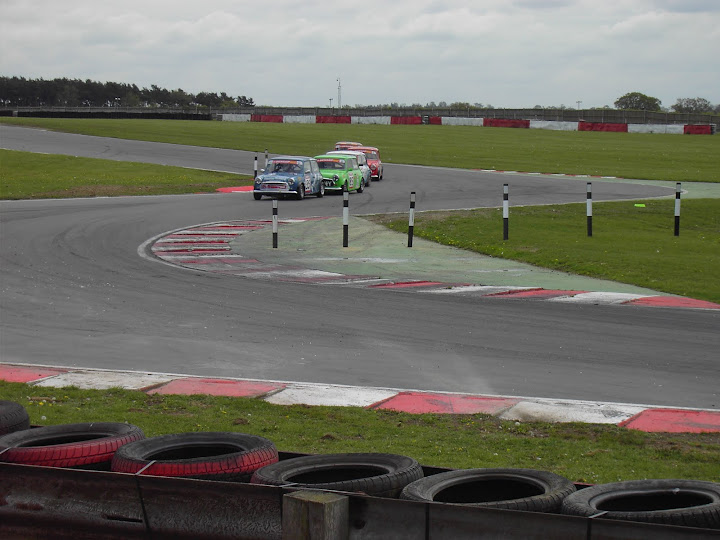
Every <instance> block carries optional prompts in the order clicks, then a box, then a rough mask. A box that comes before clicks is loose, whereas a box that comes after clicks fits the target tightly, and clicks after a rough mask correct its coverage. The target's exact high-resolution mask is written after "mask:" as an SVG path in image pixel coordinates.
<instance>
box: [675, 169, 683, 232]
mask: <svg viewBox="0 0 720 540" xmlns="http://www.w3.org/2000/svg"><path fill="white" fill-rule="evenodd" d="M681 191H682V190H681V189H680V182H678V183H677V184H676V185H675V236H680V192H681Z"/></svg>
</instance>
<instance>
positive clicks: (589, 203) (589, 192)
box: [586, 182, 592, 236]
mask: <svg viewBox="0 0 720 540" xmlns="http://www.w3.org/2000/svg"><path fill="white" fill-rule="evenodd" d="M586 214H587V235H588V236H592V182H588V183H587V211H586Z"/></svg>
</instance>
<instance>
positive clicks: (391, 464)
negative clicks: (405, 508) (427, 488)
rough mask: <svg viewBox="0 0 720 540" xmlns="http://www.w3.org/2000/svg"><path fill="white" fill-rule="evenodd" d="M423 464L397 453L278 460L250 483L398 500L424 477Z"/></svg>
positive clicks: (332, 455)
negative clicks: (360, 494)
mask: <svg viewBox="0 0 720 540" xmlns="http://www.w3.org/2000/svg"><path fill="white" fill-rule="evenodd" d="M422 476H423V471H422V467H421V466H420V464H419V463H418V462H417V461H416V460H415V459H413V458H411V457H407V456H400V455H396V454H381V453H350V454H325V455H322V454H319V455H314V456H302V457H295V458H290V459H286V460H283V461H278V462H277V463H274V464H272V465H268V466H267V467H263V468H262V469H259V470H258V471H256V472H255V474H253V476H252V479H251V483H253V484H265V485H271V486H289V485H292V486H298V487H308V488H316V489H325V490H333V491H346V492H359V493H365V494H366V495H373V496H376V497H392V498H397V496H398V495H399V494H400V492H401V491H402V490H403V488H404V487H405V486H407V485H408V484H410V483H411V482H413V481H415V480H418V479H419V478H422Z"/></svg>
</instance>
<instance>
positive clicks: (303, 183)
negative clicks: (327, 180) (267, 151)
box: [253, 156, 325, 201]
mask: <svg viewBox="0 0 720 540" xmlns="http://www.w3.org/2000/svg"><path fill="white" fill-rule="evenodd" d="M263 195H267V196H269V197H273V198H280V197H287V196H294V197H295V198H296V199H304V198H305V195H316V196H317V197H322V196H324V195H325V186H324V184H323V177H322V174H321V173H320V168H319V167H318V163H317V161H316V160H315V158H311V157H304V156H280V157H275V158H272V159H270V160H268V162H267V167H266V168H265V169H264V170H263V171H262V174H259V175H258V177H257V178H255V184H254V187H253V197H255V200H256V201H259V200H260V199H262V196H263Z"/></svg>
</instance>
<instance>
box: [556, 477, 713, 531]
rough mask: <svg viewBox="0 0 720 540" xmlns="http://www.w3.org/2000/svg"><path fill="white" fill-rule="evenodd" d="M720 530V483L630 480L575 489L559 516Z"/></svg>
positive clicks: (566, 500)
mask: <svg viewBox="0 0 720 540" xmlns="http://www.w3.org/2000/svg"><path fill="white" fill-rule="evenodd" d="M603 512H604V514H603V515H602V516H601V517H603V518H607V519H620V520H626V521H643V522H647V523H662V524H665V525H681V526H686V527H705V528H708V529H720V484H716V483H715V482H704V481H701V480H630V481H627V482H616V483H612V484H598V485H596V486H591V487H587V488H585V489H581V490H578V491H577V492H576V493H573V494H572V495H570V496H569V497H567V498H566V499H565V500H564V501H563V504H562V513H563V514H570V515H574V516H594V515H597V514H600V513H603Z"/></svg>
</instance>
